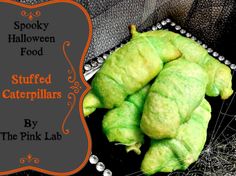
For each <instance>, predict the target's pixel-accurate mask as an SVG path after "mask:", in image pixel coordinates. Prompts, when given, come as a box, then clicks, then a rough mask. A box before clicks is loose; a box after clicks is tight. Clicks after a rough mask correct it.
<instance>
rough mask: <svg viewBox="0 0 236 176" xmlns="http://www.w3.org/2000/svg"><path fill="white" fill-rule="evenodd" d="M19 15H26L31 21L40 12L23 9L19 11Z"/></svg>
mask: <svg viewBox="0 0 236 176" xmlns="http://www.w3.org/2000/svg"><path fill="white" fill-rule="evenodd" d="M21 16H23V17H28V19H29V20H30V21H32V20H33V19H34V17H39V16H41V12H40V11H39V10H37V11H35V12H31V11H30V12H26V11H25V10H22V11H21Z"/></svg>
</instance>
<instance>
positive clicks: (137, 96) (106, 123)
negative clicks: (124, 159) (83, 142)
mask: <svg viewBox="0 0 236 176" xmlns="http://www.w3.org/2000/svg"><path fill="white" fill-rule="evenodd" d="M149 88H150V85H147V86H145V87H144V88H142V89H141V90H139V91H138V92H136V93H134V94H133V95H131V96H129V97H128V98H127V100H125V101H124V102H123V103H122V104H121V105H120V106H119V107H117V108H114V109H112V110H110V111H108V112H107V113H106V115H105V116H104V119H103V121H102V126H103V131H104V133H105V135H106V136H107V138H108V140H109V142H118V143H119V144H122V145H125V146H126V150H127V152H129V151H134V152H136V153H137V154H140V153H141V151H140V147H141V145H142V144H143V143H144V134H143V133H142V131H141V129H140V127H139V125H140V119H141V115H142V110H143V105H144V101H145V99H146V96H147V94H148V91H149Z"/></svg>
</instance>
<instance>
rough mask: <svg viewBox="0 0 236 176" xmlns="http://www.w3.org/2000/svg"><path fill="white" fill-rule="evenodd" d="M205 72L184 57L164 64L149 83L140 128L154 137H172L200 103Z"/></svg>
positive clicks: (203, 94) (203, 88)
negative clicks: (150, 83) (150, 84)
mask: <svg viewBox="0 0 236 176" xmlns="http://www.w3.org/2000/svg"><path fill="white" fill-rule="evenodd" d="M207 83H208V75H207V73H206V72H205V71H204V69H202V67H200V66H199V65H198V64H195V63H192V62H190V61H188V60H186V59H184V58H180V59H177V60H175V61H172V62H169V63H167V64H166V65H165V66H164V68H163V70H162V71H161V72H160V74H159V75H158V76H157V78H156V80H155V81H154V83H153V84H152V86H151V88H150V91H149V93H148V95H147V98H146V101H145V105H144V110H143V115H142V119H141V125H140V126H141V129H142V131H143V132H144V133H145V134H146V135H148V136H149V137H151V138H153V139H163V138H173V137H175V136H176V133H177V130H178V128H179V126H180V125H181V124H182V123H185V122H186V121H188V120H189V118H190V115H191V113H192V112H193V111H194V109H195V108H196V107H198V106H199V104H200V103H201V102H202V100H203V98H204V96H205V92H206V86H207Z"/></svg>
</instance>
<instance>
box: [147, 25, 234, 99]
mask: <svg viewBox="0 0 236 176" xmlns="http://www.w3.org/2000/svg"><path fill="white" fill-rule="evenodd" d="M149 35H153V36H154V35H155V36H156V37H157V38H160V39H161V38H164V39H166V40H168V41H171V43H172V44H173V45H174V46H175V47H176V48H178V50H179V51H180V52H181V53H182V56H184V58H185V59H187V60H189V61H192V62H195V63H197V64H199V65H200V66H202V67H203V68H204V69H205V71H206V72H207V73H208V77H209V82H208V85H207V89H206V94H207V95H208V96H212V97H216V96H218V95H220V96H221V98H222V99H224V100H225V99H227V98H229V97H230V96H231V95H232V93H233V90H232V75H231V70H230V68H229V67H228V66H226V65H224V64H222V63H220V62H219V61H218V60H216V59H215V58H213V57H212V56H210V55H209V54H208V52H207V50H206V49H205V48H203V47H202V46H201V45H200V44H198V43H197V42H195V41H193V40H191V39H189V38H187V37H183V36H182V35H180V34H177V33H174V32H171V31H167V30H158V31H154V32H153V33H149Z"/></svg>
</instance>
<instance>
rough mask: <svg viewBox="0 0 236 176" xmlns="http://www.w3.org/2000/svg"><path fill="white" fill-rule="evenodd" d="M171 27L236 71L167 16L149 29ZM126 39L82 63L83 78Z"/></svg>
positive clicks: (234, 68)
mask: <svg viewBox="0 0 236 176" xmlns="http://www.w3.org/2000/svg"><path fill="white" fill-rule="evenodd" d="M170 28H171V29H172V30H173V31H174V32H176V33H179V34H181V35H182V36H185V37H188V38H191V39H192V40H194V41H196V42H197V43H198V44H200V45H201V46H202V47H203V48H205V49H206V50H207V52H208V53H209V54H211V56H213V57H214V58H216V59H218V60H219V61H220V62H222V63H224V64H225V65H227V66H229V67H230V68H231V70H233V71H236V65H235V64H233V63H231V62H230V61H229V60H225V57H224V56H222V55H220V54H219V53H218V52H216V51H214V50H213V49H212V48H210V47H208V46H207V45H206V44H205V43H203V42H202V41H201V40H198V39H197V38H196V37H195V36H194V35H192V34H191V33H189V32H187V31H186V30H185V29H183V28H182V27H181V26H180V25H178V24H176V23H175V22H173V21H171V19H169V18H167V19H165V20H162V21H161V22H158V23H157V24H156V25H153V26H152V27H151V28H150V30H152V31H155V30H159V29H167V30H168V29H170ZM127 42H128V40H127V39H126V40H125V41H124V42H122V43H121V44H120V45H119V46H118V47H115V48H113V49H111V50H109V51H107V52H106V53H104V54H102V55H100V56H99V57H96V58H93V59H91V60H90V61H88V62H86V63H85V65H84V77H85V80H87V81H88V80H89V79H91V78H92V77H93V75H94V74H95V73H96V72H97V71H98V70H99V69H100V67H101V66H102V64H103V62H104V61H105V60H106V58H107V57H108V56H109V54H111V53H112V52H114V51H115V49H117V48H119V47H122V46H123V45H124V44H125V43H127Z"/></svg>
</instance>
